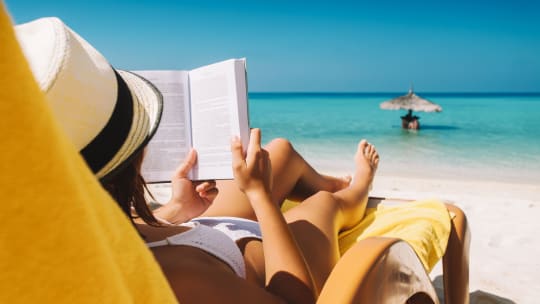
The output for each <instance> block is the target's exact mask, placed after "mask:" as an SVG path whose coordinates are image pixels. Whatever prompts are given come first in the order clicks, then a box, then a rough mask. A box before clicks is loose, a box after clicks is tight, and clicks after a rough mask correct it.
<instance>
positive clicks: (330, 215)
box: [285, 140, 379, 291]
mask: <svg viewBox="0 0 540 304" xmlns="http://www.w3.org/2000/svg"><path fill="white" fill-rule="evenodd" d="M378 163H379V155H378V153H377V152H376V150H375V148H374V147H373V146H372V145H371V144H368V143H367V142H366V141H365V140H362V141H361V142H360V143H359V145H358V150H357V152H356V155H355V165H356V171H355V175H354V178H353V181H352V182H351V184H350V186H349V187H346V188H344V189H342V190H339V191H337V192H335V193H331V192H326V191H321V192H318V193H317V194H315V195H313V196H311V197H310V198H308V199H307V200H305V201H304V202H302V204H300V205H298V206H296V207H294V208H292V209H291V210H289V211H288V212H287V213H286V214H285V218H286V219H287V222H288V223H289V225H290V227H291V231H292V233H293V234H294V236H295V238H296V240H297V242H298V245H299V246H300V248H301V250H302V252H303V253H304V256H305V258H306V261H307V263H308V265H309V266H310V269H311V271H312V274H313V277H314V279H315V283H316V285H317V287H318V288H319V291H320V290H321V288H322V286H323V285H324V282H325V281H326V278H327V277H328V275H329V274H330V272H331V270H332V269H333V267H334V265H335V264H336V263H337V261H338V259H339V257H340V254H339V246H338V234H339V232H340V231H343V230H346V229H348V228H351V227H353V226H355V225H356V224H357V223H358V222H359V221H360V220H361V219H362V218H363V217H364V212H365V209H366V204H367V200H368V190H369V186H370V184H371V182H372V180H373V177H374V175H375V171H376V169H377V165H378Z"/></svg>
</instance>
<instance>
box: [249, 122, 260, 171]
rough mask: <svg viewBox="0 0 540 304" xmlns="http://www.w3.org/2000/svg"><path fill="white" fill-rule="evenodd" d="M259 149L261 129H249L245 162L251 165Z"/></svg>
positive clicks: (255, 159)
mask: <svg viewBox="0 0 540 304" xmlns="http://www.w3.org/2000/svg"><path fill="white" fill-rule="evenodd" d="M260 151H261V130H260V129H251V133H250V136H249V145H248V149H247V157H246V164H247V165H248V166H250V165H253V164H254V163H255V161H257V157H258V154H259V153H260Z"/></svg>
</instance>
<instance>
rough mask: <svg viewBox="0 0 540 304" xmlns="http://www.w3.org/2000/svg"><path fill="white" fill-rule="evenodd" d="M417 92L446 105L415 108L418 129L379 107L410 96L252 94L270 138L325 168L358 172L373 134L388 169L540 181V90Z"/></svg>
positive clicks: (254, 113)
mask: <svg viewBox="0 0 540 304" xmlns="http://www.w3.org/2000/svg"><path fill="white" fill-rule="evenodd" d="M417 94H418V95H420V96H422V97H424V98H427V99H429V100H431V101H433V102H435V103H437V104H439V105H441V106H442V108H443V111H442V112H440V113H424V112H415V114H416V115H418V116H420V124H421V129H420V130H417V131H412V130H403V129H401V119H400V116H401V115H404V114H406V111H404V110H401V111H400V110H397V111H391V110H382V109H380V108H379V104H380V103H381V102H383V101H386V100H388V99H391V98H394V97H397V96H399V95H402V94H388V93H385V94H349V93H343V94H340V93H335V94H334V93H332V94H322V93H308V94H304V93H294V94H291V93H250V95H249V111H250V125H251V127H257V128H261V129H262V132H263V141H264V142H268V141H269V140H271V139H272V138H276V137H285V138H288V139H289V140H291V142H292V143H293V145H294V146H295V148H296V149H297V150H298V151H299V152H300V153H302V155H304V157H305V158H306V159H307V160H308V161H310V162H312V163H313V164H314V166H315V167H316V168H317V169H319V170H320V171H323V172H332V173H338V172H339V173H347V172H348V173H352V169H353V166H352V157H353V155H354V152H355V150H356V145H357V142H358V141H359V140H360V139H362V138H366V139H368V140H369V141H370V142H372V143H373V144H374V145H375V146H376V148H377V150H378V151H379V153H380V155H381V164H380V166H379V174H382V175H397V176H407V175H409V174H412V175H414V176H417V177H425V178H443V179H444V178H450V179H455V178H459V179H476V180H486V181H503V182H516V183H528V184H535V185H540V94H427V93H426V94H422V93H417Z"/></svg>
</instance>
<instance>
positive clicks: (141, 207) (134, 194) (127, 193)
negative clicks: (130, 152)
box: [102, 149, 161, 226]
mask: <svg viewBox="0 0 540 304" xmlns="http://www.w3.org/2000/svg"><path fill="white" fill-rule="evenodd" d="M143 157H144V150H143V149H141V151H139V152H138V153H137V154H136V155H135V156H134V157H133V158H132V160H131V162H129V164H127V165H126V166H125V167H124V168H123V169H122V170H121V171H119V172H118V173H117V174H116V175H115V176H113V177H112V178H110V179H109V180H108V181H107V182H106V183H103V184H102V185H103V188H105V189H106V190H107V191H108V192H109V194H110V195H111V196H112V197H113V198H114V200H115V201H116V203H117V204H118V205H119V206H120V208H122V210H123V211H124V213H125V214H126V215H127V216H128V217H129V218H130V219H131V220H132V221H133V218H136V217H140V218H141V219H142V220H143V221H144V222H145V223H147V224H148V225H151V226H161V224H160V223H159V222H158V220H157V219H156V218H155V217H154V214H153V213H152V211H151V210H150V208H149V207H148V202H147V200H146V197H145V193H148V195H150V197H151V198H152V199H153V198H154V197H153V196H152V194H151V193H150V191H149V190H148V187H147V186H146V182H145V181H144V178H143V177H142V175H141V165H142V161H143ZM133 209H134V210H133Z"/></svg>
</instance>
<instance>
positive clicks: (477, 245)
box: [152, 175, 540, 304]
mask: <svg viewBox="0 0 540 304" xmlns="http://www.w3.org/2000/svg"><path fill="white" fill-rule="evenodd" d="M152 191H153V192H154V193H155V194H156V195H157V198H158V199H159V200H160V201H163V200H166V198H167V196H168V187H167V186H165V185H160V186H153V187H152ZM372 195H374V196H383V197H389V198H406V199H424V198H440V199H443V200H447V201H451V202H453V203H455V204H456V205H458V206H459V207H460V208H462V209H463V210H464V211H465V213H466V215H467V218H468V220H469V224H470V229H471V236H472V238H471V251H470V288H469V290H470V294H471V303H473V304H490V303H501V304H510V303H519V304H528V303H530V304H533V303H538V299H540V289H538V282H539V281H540V261H539V260H537V257H538V256H540V242H539V241H538V236H537V234H538V233H539V231H540V221H538V219H539V218H540V186H537V185H531V184H512V183H499V182H486V181H471V180H464V181H459V180H448V179H420V178H404V177H395V176H380V175H379V176H377V177H376V179H375V182H374V185H373V189H372ZM441 274H442V267H441V264H440V263H439V264H438V265H436V266H435V268H434V269H433V271H432V272H431V274H430V276H431V278H432V280H433V282H434V285H435V287H436V289H437V292H438V293H441V292H442V276H441Z"/></svg>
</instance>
